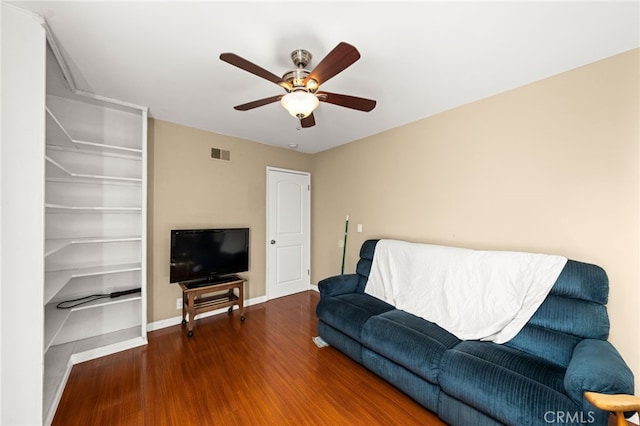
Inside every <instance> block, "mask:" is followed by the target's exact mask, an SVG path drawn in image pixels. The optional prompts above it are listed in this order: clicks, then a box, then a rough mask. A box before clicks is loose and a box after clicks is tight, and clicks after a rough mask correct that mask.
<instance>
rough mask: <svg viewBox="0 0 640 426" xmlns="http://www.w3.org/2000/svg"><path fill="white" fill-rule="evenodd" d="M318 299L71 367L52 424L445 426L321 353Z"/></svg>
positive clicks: (154, 337)
mask: <svg viewBox="0 0 640 426" xmlns="http://www.w3.org/2000/svg"><path fill="white" fill-rule="evenodd" d="M317 302H318V294H317V293H316V292H313V291H309V292H304V293H299V294H295V295H292V296H287V297H282V298H279V299H274V300H271V301H269V302H267V303H263V304H260V305H254V306H250V307H248V308H246V309H245V315H246V317H247V319H246V321H245V323H244V324H241V323H240V320H239V318H238V313H237V311H234V313H233V314H232V315H231V316H228V315H226V314H222V315H216V316H214V317H209V318H205V319H202V320H198V321H197V322H196V325H195V328H194V333H195V334H194V336H193V337H192V338H187V336H186V331H185V330H184V329H183V328H181V327H180V326H174V327H168V328H165V329H162V330H158V331H154V332H151V333H149V344H148V345H147V346H145V347H141V348H136V349H131V350H128V351H124V352H121V353H118V354H114V355H110V356H107V357H103V358H100V359H96V360H93V361H88V362H85V363H82V364H78V365H76V366H74V367H73V370H72V371H71V375H70V377H69V380H68V382H67V386H66V389H65V391H64V394H63V395H62V399H61V401H60V404H59V406H58V410H57V412H56V415H55V418H54V421H53V424H54V425H65V426H67V425H83V426H84V425H154V426H155V425H214V424H215V425H220V424H234V425H246V424H251V425H276V424H277V425H364V424H367V425H377V424H384V425H400V424H401V425H427V426H429V425H433V426H435V425H444V423H442V422H441V421H440V420H439V419H438V418H437V416H436V415H434V414H433V413H430V412H429V411H427V410H425V409H424V408H422V407H421V406H420V405H418V404H417V403H415V402H414V401H413V400H412V399H410V398H409V397H407V396H405V395H404V394H403V393H401V392H400V391H398V390H396V389H395V388H394V387H393V386H391V385H389V384H388V383H386V382H385V381H384V380H382V379H380V378H378V377H377V376H376V375H375V374H373V373H371V372H369V371H368V370H366V369H365V368H364V367H362V366H360V365H359V364H357V363H356V362H354V361H352V360H351V359H349V358H347V357H346V356H345V355H343V354H342V353H340V352H338V351H337V350H335V349H333V348H331V347H327V348H323V349H319V348H317V347H316V346H315V344H314V343H313V342H312V340H311V338H312V337H313V336H315V335H317V332H316V324H317V320H316V317H315V306H316V304H317Z"/></svg>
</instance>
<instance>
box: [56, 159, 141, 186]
mask: <svg viewBox="0 0 640 426" xmlns="http://www.w3.org/2000/svg"><path fill="white" fill-rule="evenodd" d="M44 158H45V161H47V162H48V163H49V164H51V165H53V166H54V167H57V168H58V169H59V170H62V172H64V173H65V174H66V175H67V176H70V177H75V178H84V179H97V180H120V181H125V182H142V178H132V177H120V176H105V175H90V174H84V173H74V172H72V171H70V170H68V169H67V168H66V167H64V166H62V165H61V164H60V163H58V162H56V161H55V160H53V159H52V158H51V157H49V156H48V155H45V156H44Z"/></svg>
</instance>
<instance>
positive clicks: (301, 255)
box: [267, 168, 311, 299]
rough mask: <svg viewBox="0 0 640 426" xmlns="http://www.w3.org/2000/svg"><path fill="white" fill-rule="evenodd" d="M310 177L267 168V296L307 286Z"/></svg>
mask: <svg viewBox="0 0 640 426" xmlns="http://www.w3.org/2000/svg"><path fill="white" fill-rule="evenodd" d="M310 205H311V176H310V175H309V173H306V172H296V171H292V170H282V169H274V168H267V297H268V298H269V299H273V298H276V297H281V296H286V295H289V294H293V293H298V292H300V291H305V290H308V289H309V284H310V270H309V268H310V258H311V256H310V246H311V238H310V229H311V227H310V222H311V220H310Z"/></svg>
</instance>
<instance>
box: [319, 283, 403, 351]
mask: <svg viewBox="0 0 640 426" xmlns="http://www.w3.org/2000/svg"><path fill="white" fill-rule="evenodd" d="M392 309H394V307H393V306H391V305H390V304H388V303H385V302H383V301H382V300H380V299H376V298H375V297H371V296H369V295H368V294H360V293H347V294H341V295H339V296H334V297H325V298H322V299H320V302H318V306H317V307H316V316H317V317H318V319H319V320H320V321H323V322H325V323H327V324H328V325H330V326H331V327H333V328H335V329H337V330H340V331H341V332H342V333H344V334H346V335H347V336H349V337H351V338H352V339H355V340H357V341H361V339H360V332H361V330H362V326H363V324H364V323H365V322H366V321H367V320H368V319H369V318H370V317H371V316H373V315H378V314H381V313H383V312H387V311H390V310H392Z"/></svg>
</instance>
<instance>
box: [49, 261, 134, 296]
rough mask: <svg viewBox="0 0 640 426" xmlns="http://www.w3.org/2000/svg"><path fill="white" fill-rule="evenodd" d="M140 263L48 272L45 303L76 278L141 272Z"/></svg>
mask: <svg viewBox="0 0 640 426" xmlns="http://www.w3.org/2000/svg"><path fill="white" fill-rule="evenodd" d="M141 270H142V265H141V264H140V263H127V264H121V265H105V266H93V267H87V268H77V269H66V270H64V271H48V272H45V274H44V302H45V304H46V303H49V302H50V301H51V299H53V297H54V296H55V295H56V294H58V292H59V291H60V290H62V288H63V287H64V286H65V285H67V283H68V282H69V281H71V280H72V279H74V278H81V277H91V276H97V275H108V274H118V273H121V272H132V271H141Z"/></svg>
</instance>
